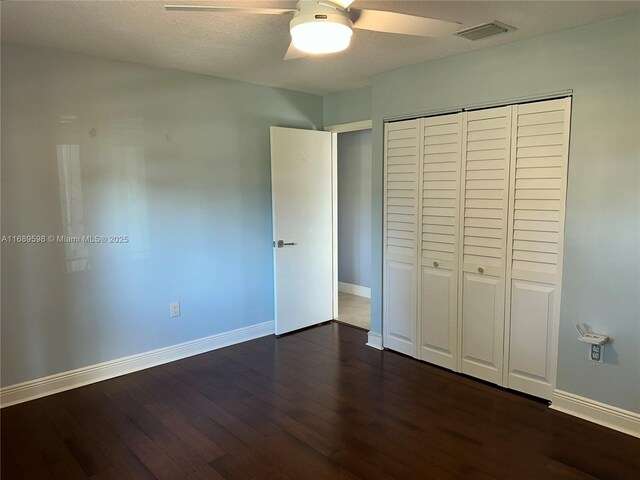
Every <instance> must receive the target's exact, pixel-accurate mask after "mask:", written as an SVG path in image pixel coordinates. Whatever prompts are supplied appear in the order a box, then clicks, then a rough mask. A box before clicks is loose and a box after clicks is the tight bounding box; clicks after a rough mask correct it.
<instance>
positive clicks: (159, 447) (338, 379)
mask: <svg viewBox="0 0 640 480" xmlns="http://www.w3.org/2000/svg"><path fill="white" fill-rule="evenodd" d="M365 341H366V334H365V332H363V331H361V330H357V329H354V328H351V327H348V326H345V325H339V324H337V323H331V324H328V325H323V326H320V327H316V328H312V329H308V330H305V331H302V332H299V333H295V334H292V335H288V336H285V337H282V338H279V339H276V338H275V337H273V336H270V337H264V338H261V339H258V340H253V341H251V342H247V343H243V344H240V345H235V346H232V347H228V348H224V349H221V350H217V351H214V352H210V353H206V354H203V355H199V356H196V357H191V358H188V359H185V360H181V361H178V362H173V363H170V364H167V365H162V366H159V367H155V368H151V369H148V370H144V371H141V372H137V373H133V374H130V375H126V376H123V377H119V378H115V379H112V380H107V381H104V382H101V383H96V384H93V385H89V386H86V387H82V388H78V389H75V390H70V391H67V392H63V393H60V394H57V395H53V396H50V397H46V398H42V399H39V400H34V401H31V402H28V403H24V404H21V405H16V406H13V407H9V408H5V409H3V410H2V413H1V421H2V427H1V429H2V445H1V446H2V451H1V454H2V455H1V459H2V479H3V480H10V479H49V478H55V479H61V480H73V479H84V478H92V479H118V480H130V479H131V480H132V479H138V478H140V479H153V478H157V479H238V480H249V479H269V480H271V479H305V480H306V479H312V480H316V479H357V478H362V479H375V480H385V479H391V478H400V479H402V480H409V479H437V480H445V479H483V480H488V479H509V480H511V479H517V480H524V479H536V480H538V479H546V478H554V479H587V478H589V479H593V478H601V479H635V480H637V479H638V478H640V440H638V439H635V438H633V437H630V436H628V435H624V434H622V433H618V432H615V431H612V430H609V429H606V428H603V427H599V426H597V425H594V424H591V423H588V422H585V421H582V420H579V419H577V418H573V417H570V416H567V415H564V414H562V413H558V412H555V411H553V410H550V409H549V408H547V405H546V403H544V402H540V401H537V400H533V399H531V398H527V397H524V396H521V395H518V394H515V393H511V392H508V391H505V390H502V389H499V388H496V387H492V386H489V385H486V384H484V383H481V382H478V381H475V380H472V379H469V378H466V377H463V376H460V375H456V374H454V373H450V372H447V371H445V370H441V369H439V368H436V367H433V366H430V365H428V364H425V363H421V362H418V361H416V360H412V359H410V358H406V357H404V356H402V355H399V354H396V353H393V352H388V351H385V352H378V351H376V350H374V349H372V348H369V347H366V346H364V343H365Z"/></svg>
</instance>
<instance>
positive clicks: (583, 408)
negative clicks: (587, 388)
mask: <svg viewBox="0 0 640 480" xmlns="http://www.w3.org/2000/svg"><path fill="white" fill-rule="evenodd" d="M550 408H553V409H554V410H558V411H559V412H563V413H567V414H569V415H573V416H575V417H580V418H582V419H584V420H588V421H590V422H593V423H597V424H598V425H602V426H604V427H608V428H612V429H614V430H618V431H619V432H623V433H627V434H629V435H633V436H634V437H638V438H640V413H635V412H630V411H629V410H623V409H622V408H618V407H614V406H612V405H607V404H606V403H600V402H597V401H595V400H591V399H590V398H586V397H581V396H579V395H575V394H573V393H569V392H564V391H562V390H554V391H553V394H552V396H551V405H550Z"/></svg>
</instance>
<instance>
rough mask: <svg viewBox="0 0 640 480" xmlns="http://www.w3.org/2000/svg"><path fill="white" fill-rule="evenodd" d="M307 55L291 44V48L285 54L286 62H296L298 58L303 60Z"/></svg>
mask: <svg viewBox="0 0 640 480" xmlns="http://www.w3.org/2000/svg"><path fill="white" fill-rule="evenodd" d="M306 56H307V54H306V53H304V52H303V51H302V50H298V49H297V48H296V47H295V46H294V45H293V42H291V43H290V44H289V48H288V49H287V53H285V55H284V59H285V60H295V59H296V58H303V57H306Z"/></svg>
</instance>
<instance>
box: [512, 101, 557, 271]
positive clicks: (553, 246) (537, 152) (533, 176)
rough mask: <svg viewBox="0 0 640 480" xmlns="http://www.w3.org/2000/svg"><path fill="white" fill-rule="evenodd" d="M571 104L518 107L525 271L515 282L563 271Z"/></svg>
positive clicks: (518, 218) (520, 241)
mask: <svg viewBox="0 0 640 480" xmlns="http://www.w3.org/2000/svg"><path fill="white" fill-rule="evenodd" d="M564 102H565V101H564V100H554V101H550V102H540V103H534V104H528V105H519V106H518V107H517V117H516V118H515V128H514V136H515V139H514V141H515V142H516V148H515V149H514V153H515V158H514V159H513V165H514V167H515V172H514V177H515V182H514V192H513V197H514V199H513V200H512V205H513V217H512V218H513V225H512V228H513V234H512V245H511V247H512V252H511V254H512V259H513V265H512V269H514V265H518V266H519V267H520V269H522V268H524V269H525V270H524V271H521V270H519V269H516V271H515V272H514V275H515V277H517V278H519V279H526V278H527V274H526V271H527V270H526V269H530V270H531V272H532V273H535V278H537V279H539V278H540V277H539V275H538V274H539V273H541V272H540V270H541V269H540V268H539V267H533V265H534V264H536V263H540V264H544V265H546V266H545V267H544V268H543V270H544V271H545V272H548V273H550V274H552V275H551V276H550V277H549V281H550V282H551V283H553V282H554V279H553V278H552V277H553V274H555V273H556V272H557V268H558V264H557V262H558V251H559V249H558V241H559V236H558V232H559V231H560V229H561V227H560V221H561V214H562V208H563V203H564V199H563V198H561V197H562V188H563V185H564V184H565V183H566V178H565V177H566V140H567V137H566V132H565V121H566V120H565V103H564Z"/></svg>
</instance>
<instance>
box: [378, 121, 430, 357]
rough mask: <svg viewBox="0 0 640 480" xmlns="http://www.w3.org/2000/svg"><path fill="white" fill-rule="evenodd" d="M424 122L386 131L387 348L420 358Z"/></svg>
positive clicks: (388, 126) (392, 125)
mask: <svg viewBox="0 0 640 480" xmlns="http://www.w3.org/2000/svg"><path fill="white" fill-rule="evenodd" d="M420 122H421V121H420V120H409V121H404V122H394V123H387V124H386V125H385V162H384V164H385V177H384V182H385V185H384V247H383V248H384V275H383V277H384V282H383V314H384V318H383V335H384V338H383V343H384V346H385V347H386V348H390V349H392V350H396V351H398V352H401V353H404V354H406V355H411V356H412V357H415V356H416V334H417V289H418V278H417V277H418V196H419V188H418V183H419V179H420V171H419V162H418V159H419V156H420V143H419V140H418V138H419V131H420Z"/></svg>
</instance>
